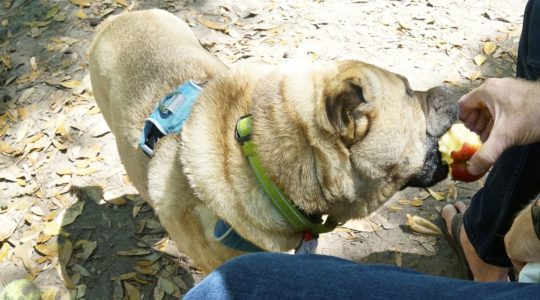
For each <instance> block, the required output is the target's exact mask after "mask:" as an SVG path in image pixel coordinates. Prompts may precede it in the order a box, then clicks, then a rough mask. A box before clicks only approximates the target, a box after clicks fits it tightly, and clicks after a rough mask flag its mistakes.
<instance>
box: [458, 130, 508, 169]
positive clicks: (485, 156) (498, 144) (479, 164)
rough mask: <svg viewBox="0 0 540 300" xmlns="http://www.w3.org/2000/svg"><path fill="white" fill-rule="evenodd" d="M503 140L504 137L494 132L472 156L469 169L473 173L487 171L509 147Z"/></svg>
mask: <svg viewBox="0 0 540 300" xmlns="http://www.w3.org/2000/svg"><path fill="white" fill-rule="evenodd" d="M492 133H493V132H492ZM503 141H504V140H503V139H501V138H497V137H496V136H493V134H492V135H491V136H490V137H489V138H488V139H487V141H486V142H485V143H484V144H483V145H482V146H481V147H480V149H479V150H478V152H476V153H475V154H474V155H473V156H472V157H471V159H470V160H469V164H468V166H467V171H469V173H470V174H472V175H478V174H483V173H486V172H487V171H488V170H489V168H490V167H491V166H492V165H493V164H494V163H495V161H497V159H498V158H499V156H501V154H502V153H503V152H504V150H505V149H506V148H507V146H506V144H505V143H504V142H503Z"/></svg>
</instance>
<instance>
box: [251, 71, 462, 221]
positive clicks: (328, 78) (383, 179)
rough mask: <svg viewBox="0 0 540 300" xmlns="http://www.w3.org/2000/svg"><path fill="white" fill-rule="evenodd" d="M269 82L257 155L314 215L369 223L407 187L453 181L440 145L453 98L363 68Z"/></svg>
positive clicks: (259, 106) (281, 75) (293, 74)
mask: <svg viewBox="0 0 540 300" xmlns="http://www.w3.org/2000/svg"><path fill="white" fill-rule="evenodd" d="M264 81H265V83H264V84H258V87H257V88H256V89H255V93H254V102H255V103H256V104H255V105H254V122H255V131H254V139H255V140H256V143H257V144H258V149H259V155H260V156H261V161H262V162H263V164H264V165H265V166H266V168H267V172H268V174H269V175H270V177H271V178H272V179H273V180H274V181H275V182H276V183H277V184H278V186H280V187H281V188H282V189H283V190H284V192H285V193H287V194H288V195H289V197H290V198H291V200H292V201H293V202H294V203H295V204H296V205H297V206H298V207H300V208H301V209H303V210H304V211H306V212H307V213H313V214H316V213H328V214H331V215H332V216H333V217H334V218H337V219H342V220H344V219H347V218H350V217H359V216H363V215H366V214H368V213H370V212H371V211H373V210H374V209H376V208H377V207H378V206H379V205H380V204H381V203H382V202H384V201H385V200H387V199H388V198H389V197H391V196H392V195H393V194H394V193H395V192H396V191H398V190H399V189H401V188H404V187H407V186H416V187H425V186H430V185H433V184H435V183H437V182H438V181H440V180H442V179H444V178H446V176H447V174H448V167H447V166H444V165H442V163H441V158H440V154H439V153H438V151H437V141H438V139H439V137H440V136H441V135H442V134H444V133H445V132H446V131H447V130H448V128H449V127H450V126H451V124H452V123H453V122H454V121H455V120H456V118H457V102H456V100H457V99H456V97H455V95H453V94H452V93H450V92H449V91H448V90H447V89H445V88H441V87H437V88H433V89H430V90H429V91H427V92H418V91H413V90H411V88H410V87H409V84H408V82H407V79H406V78H404V77H403V76H401V75H398V74H395V73H392V72H389V71H386V70H383V69H381V68H378V67H375V66H372V65H369V64H366V63H362V62H359V61H341V62H337V63H332V64H328V65H320V66H316V67H308V68H306V67H301V68H292V69H284V70H281V71H277V72H275V73H273V74H272V75H271V76H269V77H267V78H265V79H264ZM269 82H272V84H269Z"/></svg>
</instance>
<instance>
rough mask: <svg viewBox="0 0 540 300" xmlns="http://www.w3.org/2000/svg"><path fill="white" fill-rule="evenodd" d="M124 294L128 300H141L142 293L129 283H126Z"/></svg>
mask: <svg viewBox="0 0 540 300" xmlns="http://www.w3.org/2000/svg"><path fill="white" fill-rule="evenodd" d="M123 283H124V293H125V295H126V296H127V299H128V300H139V299H141V293H139V290H137V288H136V287H135V286H133V285H131V284H130V283H129V282H127V281H124V282H123Z"/></svg>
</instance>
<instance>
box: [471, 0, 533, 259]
mask: <svg viewBox="0 0 540 300" xmlns="http://www.w3.org/2000/svg"><path fill="white" fill-rule="evenodd" d="M516 75H517V77H520V78H524V79H528V80H538V79H540V0H529V2H528V3H527V7H526V8H525V13H524V17H523V30H522V34H521V38H520V43H519V51H518V61H517V74H516ZM539 105H540V101H539ZM539 120H540V116H539ZM538 170H540V143H537V144H532V145H527V146H518V147H513V148H511V149H509V150H507V151H506V152H505V153H504V154H503V155H502V156H501V157H500V158H499V159H498V160H497V163H496V164H495V165H494V166H493V168H492V170H491V172H490V173H489V175H488V177H487V179H486V183H485V185H484V187H483V188H482V189H480V190H479V191H478V192H477V193H476V194H475V195H474V196H473V198H472V201H471V205H470V207H469V209H467V211H466V212H465V215H464V217H463V225H464V229H465V232H466V233H467V236H468V238H469V240H470V241H471V244H472V245H473V247H474V248H475V250H476V253H477V254H478V256H479V257H480V258H481V259H482V260H483V261H484V262H486V263H489V264H491V265H496V266H500V267H511V266H512V263H511V262H510V259H509V258H508V256H507V254H506V250H505V246H504V235H505V234H506V233H507V232H508V230H509V229H510V226H511V225H512V220H513V219H514V217H515V215H516V214H517V213H518V212H519V211H520V210H521V209H522V208H523V207H524V206H525V205H527V204H528V203H530V202H531V200H532V199H534V198H535V197H536V195H537V194H538V193H540V176H538Z"/></svg>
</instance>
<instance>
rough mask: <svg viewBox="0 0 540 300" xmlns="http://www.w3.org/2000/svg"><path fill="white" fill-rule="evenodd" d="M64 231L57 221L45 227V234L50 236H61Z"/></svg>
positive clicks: (48, 223)
mask: <svg viewBox="0 0 540 300" xmlns="http://www.w3.org/2000/svg"><path fill="white" fill-rule="evenodd" d="M61 230H62V226H60V224H58V223H56V221H55V220H52V221H50V222H47V223H45V225H44V227H43V233H44V234H46V235H50V236H55V235H59V234H60V231H61Z"/></svg>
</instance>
